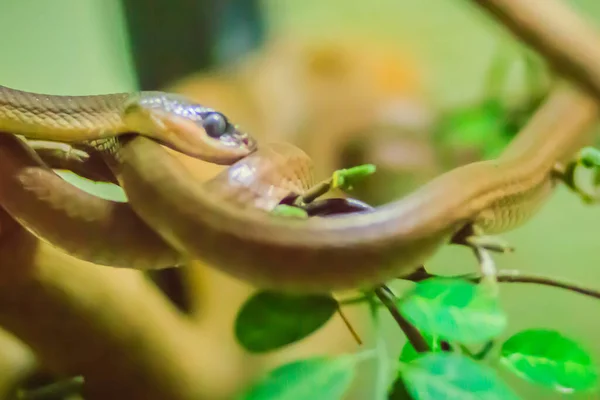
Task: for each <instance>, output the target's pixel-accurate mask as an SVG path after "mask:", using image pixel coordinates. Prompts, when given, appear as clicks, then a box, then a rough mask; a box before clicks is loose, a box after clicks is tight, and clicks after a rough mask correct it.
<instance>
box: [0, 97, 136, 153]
mask: <svg viewBox="0 0 600 400" xmlns="http://www.w3.org/2000/svg"><path fill="white" fill-rule="evenodd" d="M129 96H130V94H128V93H117V94H107V95H96V96H55V95H44V94H37V93H31V92H24V91H20V90H15V89H11V88H7V87H5V86H0V130H3V131H9V132H12V133H16V134H19V135H23V136H26V137H27V138H30V139H46V140H56V141H64V142H72V141H76V140H77V141H79V140H88V139H91V138H98V137H107V136H113V135H115V134H119V133H122V132H124V131H126V127H125V124H124V122H123V120H122V118H121V114H122V111H123V108H124V104H125V102H126V100H127V99H128V98H129Z"/></svg>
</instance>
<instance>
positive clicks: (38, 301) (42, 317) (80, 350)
mask: <svg viewBox="0 0 600 400" xmlns="http://www.w3.org/2000/svg"><path fill="white" fill-rule="evenodd" d="M0 217H1V218H0V219H1V221H0V222H1V224H0V225H1V226H2V241H1V242H0V324H1V325H2V326H3V327H4V328H6V329H7V330H8V331H10V332H12V333H13V334H15V335H16V336H18V337H19V338H20V339H22V340H23V341H24V342H25V343H27V345H29V346H30V347H31V348H32V349H33V351H34V352H35V354H36V355H37V356H38V357H39V359H40V361H41V362H42V363H43V364H44V365H47V366H48V367H49V368H51V369H52V370H53V371H54V372H57V373H59V374H61V375H67V376H73V375H83V376H84V378H85V385H84V396H85V398H86V399H103V400H104V399H108V398H130V399H132V398H136V399H138V398H143V399H148V400H151V399H190V400H191V399H195V400H198V399H202V398H211V399H215V398H218V396H217V395H215V394H214V393H212V392H211V391H212V390H213V389H215V387H216V385H218V382H213V381H214V379H212V378H211V376H212V373H211V372H212V371H214V369H215V365H214V360H215V357H216V356H217V355H216V354H215V351H217V350H218V349H211V348H210V345H209V344H208V343H207V342H206V341H204V340H203V338H202V337H201V336H200V335H199V334H198V333H197V332H196V331H194V330H193V329H192V325H191V324H190V323H189V321H188V320H187V319H185V318H184V317H183V316H182V315H181V314H179V313H178V312H177V311H176V310H175V309H174V307H172V306H171V305H170V304H169V303H167V302H166V301H165V299H164V297H163V296H162V295H161V294H160V292H159V291H158V290H157V289H156V287H154V286H153V285H152V284H151V283H150V282H148V281H147V280H146V279H145V278H144V277H143V275H142V274H140V273H139V272H137V271H131V270H119V269H113V268H106V267H99V266H96V265H93V264H90V263H86V262H83V261H80V260H77V259H75V258H73V257H70V256H68V255H66V254H64V253H62V252H59V251H57V250H56V249H54V248H53V247H52V246H50V245H48V244H46V243H44V242H41V241H39V240H37V239H36V238H35V237H34V236H32V235H31V234H29V233H28V232H26V231H25V230H23V229H21V228H20V227H19V226H17V225H16V223H15V222H14V221H12V220H11V219H10V218H8V217H7V216H6V215H5V214H2V215H0ZM234 389H235V388H234Z"/></svg>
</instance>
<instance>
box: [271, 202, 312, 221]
mask: <svg viewBox="0 0 600 400" xmlns="http://www.w3.org/2000/svg"><path fill="white" fill-rule="evenodd" d="M271 214H272V215H275V216H278V217H285V218H296V219H307V218H308V213H307V212H306V211H304V210H303V209H301V208H298V207H294V206H288V205H287V204H279V205H277V206H276V207H275V208H274V209H273V210H272V211H271Z"/></svg>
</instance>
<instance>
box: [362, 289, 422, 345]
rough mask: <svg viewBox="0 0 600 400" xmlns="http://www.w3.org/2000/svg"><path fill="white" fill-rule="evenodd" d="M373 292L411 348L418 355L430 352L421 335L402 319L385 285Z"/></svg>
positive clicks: (394, 299) (392, 296)
mask: <svg viewBox="0 0 600 400" xmlns="http://www.w3.org/2000/svg"><path fill="white" fill-rule="evenodd" d="M374 292H375V295H376V296H377V298H379V300H380V301H381V302H382V303H383V305H384V306H385V307H386V308H387V309H388V311H389V312H390V314H391V315H392V317H393V318H394V320H395V321H396V322H397V323H398V326H399V327H400V329H402V331H403V332H404V334H405V335H406V338H407V339H408V341H409V342H410V344H412V346H413V348H414V349H415V350H416V351H417V352H418V353H425V352H428V351H430V350H431V349H430V348H429V345H428V344H427V342H426V341H425V339H424V338H423V336H422V335H421V333H420V332H419V331H418V330H417V328H415V327H414V326H412V324H411V323H410V322H408V320H406V318H404V316H402V314H401V313H400V311H399V310H398V306H397V305H396V296H395V295H394V294H393V292H391V291H390V289H389V288H388V287H387V286H386V285H381V286H379V287H377V288H376V289H375V290H374Z"/></svg>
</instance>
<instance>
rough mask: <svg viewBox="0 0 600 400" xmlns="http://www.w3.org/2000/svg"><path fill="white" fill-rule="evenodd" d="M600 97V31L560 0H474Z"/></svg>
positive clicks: (561, 69)
mask: <svg viewBox="0 0 600 400" xmlns="http://www.w3.org/2000/svg"><path fill="white" fill-rule="evenodd" d="M473 3H475V4H477V5H478V6H480V7H481V8H482V9H484V10H486V11H487V12H489V13H490V14H491V15H492V16H493V17H495V18H496V19H497V20H498V21H499V22H501V23H502V24H504V25H505V26H506V27H507V28H508V29H510V31H512V33H513V34H515V35H517V36H518V37H519V38H520V39H521V40H523V41H524V42H525V43H528V44H529V45H530V46H532V47H533V48H534V49H535V50H537V51H538V52H539V53H541V54H542V55H543V56H544V57H545V58H546V59H547V60H548V61H549V62H550V64H551V65H552V66H553V67H554V69H556V70H557V71H558V72H559V73H560V74H562V75H563V76H564V77H566V78H569V79H571V80H573V81H574V82H575V83H577V84H578V85H579V86H582V87H583V88H584V89H586V90H588V91H590V92H591V93H592V94H593V95H594V96H595V97H596V99H597V100H598V101H600V47H599V46H598V43H600V35H599V34H598V32H597V31H596V29H594V27H593V26H591V25H590V24H588V23H587V22H586V21H585V20H584V19H582V18H581V17H580V16H579V15H577V13H576V12H574V11H573V10H572V9H571V7H569V6H567V5H565V4H564V3H563V2H561V1H558V0H540V1H535V0H473Z"/></svg>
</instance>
